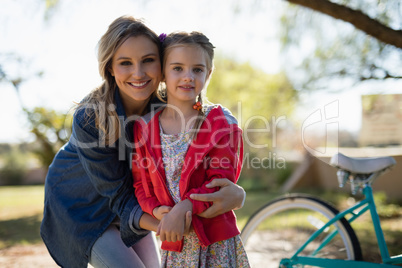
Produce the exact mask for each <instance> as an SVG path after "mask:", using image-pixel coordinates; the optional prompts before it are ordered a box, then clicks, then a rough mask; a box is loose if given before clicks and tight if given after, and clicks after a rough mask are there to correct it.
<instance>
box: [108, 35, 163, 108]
mask: <svg viewBox="0 0 402 268" xmlns="http://www.w3.org/2000/svg"><path fill="white" fill-rule="evenodd" d="M110 73H111V75H112V76H114V78H115V80H116V84H117V86H118V87H119V89H120V95H121V97H122V99H123V103H124V104H130V105H138V103H144V101H146V100H148V99H149V97H150V96H151V95H152V93H153V92H154V91H155V90H156V89H157V87H158V85H159V83H160V81H161V78H162V73H161V64H160V59H159V51H158V47H157V46H156V45H155V44H154V43H153V42H152V41H151V40H149V39H148V38H147V37H145V36H137V37H130V38H128V39H127V40H126V41H125V42H124V43H123V44H122V45H121V46H120V47H119V48H118V49H117V51H116V54H115V55H114V56H113V59H112V68H111V69H110ZM125 108H126V107H125Z"/></svg>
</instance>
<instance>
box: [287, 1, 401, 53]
mask: <svg viewBox="0 0 402 268" xmlns="http://www.w3.org/2000/svg"><path fill="white" fill-rule="evenodd" d="M286 1H288V2H290V3H293V4H296V5H300V6H304V7H307V8H310V9H312V10H315V11H318V12H321V13H323V14H326V15H329V16H331V17H333V18H335V19H340V20H343V21H345V22H349V23H351V24H352V25H353V26H354V27H356V29H359V30H362V31H363V32H365V33H367V34H368V35H371V36H373V37H375V38H376V39H378V40H379V41H381V42H384V43H386V44H390V45H393V46H395V47H397V48H402V31H401V30H395V29H392V28H390V27H389V26H387V25H385V24H383V23H381V22H380V21H378V20H376V19H372V18H371V17H370V16H368V15H366V14H364V13H363V12H362V11H360V10H355V9H352V8H351V7H348V6H345V5H340V4H337V3H333V2H331V1H328V0H286ZM343 2H344V1H343ZM371 2H377V4H380V5H381V4H383V5H384V4H385V3H386V2H388V1H371ZM389 2H392V1H389ZM393 5H395V7H396V8H398V7H400V3H398V1H394V3H393ZM388 11H389V10H388ZM384 15H385V14H381V16H384ZM379 19H381V17H379ZM387 20H388V19H387Z"/></svg>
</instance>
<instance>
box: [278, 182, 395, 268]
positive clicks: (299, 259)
mask: <svg viewBox="0 0 402 268" xmlns="http://www.w3.org/2000/svg"><path fill="white" fill-rule="evenodd" d="M363 194H364V196H365V199H363V200H362V201H360V202H358V203H357V204H356V205H354V206H352V207H350V208H348V209H346V210H344V211H342V212H340V213H338V214H337V215H336V216H335V217H334V218H332V219H331V220H330V221H328V222H327V223H326V224H325V225H324V226H322V227H321V228H320V229H318V230H317V231H315V232H314V233H313V234H312V235H311V237H310V238H309V239H308V240H307V241H306V242H305V243H304V244H303V245H302V246H301V247H300V248H299V249H298V250H297V251H296V253H295V254H294V255H293V256H292V257H291V258H289V259H282V260H281V263H280V267H293V265H297V264H302V265H313V266H318V267H328V268H338V267H342V268H379V267H390V268H391V267H392V268H395V267H397V266H396V265H392V264H401V263H402V254H401V255H398V256H391V257H390V256H389V251H388V247H387V244H386V242H385V238H384V233H383V231H382V228H381V225H380V217H379V216H378V213H377V209H376V206H375V203H374V197H373V191H372V188H371V186H370V185H368V184H366V185H365V186H364V188H363ZM367 210H370V214H371V219H372V222H373V226H374V230H375V234H376V237H377V241H378V247H379V249H380V253H381V258H382V261H383V263H370V262H364V261H356V260H338V259H324V258H315V257H314V255H315V254H316V253H317V252H319V251H320V249H321V248H323V247H324V246H325V245H326V244H327V243H328V242H329V241H330V240H331V239H332V238H333V237H335V235H336V234H337V233H338V231H337V230H335V231H333V232H332V233H330V234H329V235H328V236H327V237H326V238H325V239H324V241H323V242H322V243H321V245H320V246H319V247H318V248H317V249H316V250H315V251H314V253H313V254H312V256H311V257H305V256H298V254H300V252H302V251H303V250H304V249H305V248H306V247H307V245H308V244H309V243H310V242H312V241H313V240H314V239H315V238H317V237H318V235H320V234H321V233H322V232H323V231H324V230H325V229H326V228H327V227H328V226H330V225H332V224H334V223H335V222H337V221H338V220H340V219H341V218H342V217H345V216H346V215H348V214H350V215H351V217H350V218H349V219H347V220H348V221H349V222H350V223H351V222H353V221H354V220H355V219H357V218H358V217H360V216H361V215H362V214H364V213H365V212H366V211H367ZM398 267H399V266H398Z"/></svg>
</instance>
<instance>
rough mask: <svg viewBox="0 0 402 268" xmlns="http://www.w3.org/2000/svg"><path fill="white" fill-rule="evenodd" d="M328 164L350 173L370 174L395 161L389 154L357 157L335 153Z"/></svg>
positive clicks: (389, 165) (387, 166) (391, 164)
mask: <svg viewBox="0 0 402 268" xmlns="http://www.w3.org/2000/svg"><path fill="white" fill-rule="evenodd" d="M330 164H331V166H334V167H337V168H340V169H343V170H346V171H349V172H351V173H355V174H370V173H374V172H377V171H381V170H384V169H387V168H389V167H391V166H393V165H395V164H396V161H395V159H394V158H393V157H391V156H384V157H366V158H357V157H348V156H346V155H343V154H341V153H337V154H335V155H334V156H332V158H331V162H330Z"/></svg>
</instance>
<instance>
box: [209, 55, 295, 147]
mask: <svg viewBox="0 0 402 268" xmlns="http://www.w3.org/2000/svg"><path fill="white" fill-rule="evenodd" d="M207 96H208V99H209V100H210V101H211V102H213V103H221V104H222V105H224V106H225V107H227V108H228V109H229V110H231V111H232V112H233V113H234V115H235V116H236V117H237V119H238V120H239V124H240V125H241V126H242V127H243V128H244V129H245V131H244V136H245V146H246V148H247V149H248V151H251V152H254V153H257V152H259V153H263V154H266V153H267V151H266V150H267V149H269V150H275V142H276V140H275V139H276V135H277V134H279V132H280V131H281V128H282V127H283V126H284V125H286V123H287V122H288V121H287V119H288V118H289V116H291V115H292V112H293V110H294V108H295V106H296V104H297V101H298V95H297V91H296V90H295V89H294V88H293V87H292V85H291V83H290V82H289V80H288V79H287V77H286V75H285V74H284V73H279V74H273V75H272V74H266V73H264V72H263V71H261V70H259V69H256V68H254V67H252V66H251V65H250V64H249V63H238V62H236V61H234V60H231V59H229V58H224V57H217V58H216V59H215V70H214V72H213V74H212V78H211V81H210V84H209V86H208V92H207ZM278 121H282V123H283V124H278ZM254 130H256V131H254ZM264 145H266V146H264ZM261 148H265V149H266V150H261Z"/></svg>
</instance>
